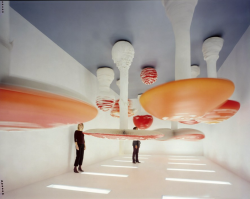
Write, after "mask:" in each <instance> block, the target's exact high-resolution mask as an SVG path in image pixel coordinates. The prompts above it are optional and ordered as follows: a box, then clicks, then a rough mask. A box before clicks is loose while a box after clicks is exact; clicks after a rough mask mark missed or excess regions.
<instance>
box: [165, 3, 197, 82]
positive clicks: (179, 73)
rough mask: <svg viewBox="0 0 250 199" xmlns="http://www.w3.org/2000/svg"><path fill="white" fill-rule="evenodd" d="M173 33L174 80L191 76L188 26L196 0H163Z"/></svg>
mask: <svg viewBox="0 0 250 199" xmlns="http://www.w3.org/2000/svg"><path fill="white" fill-rule="evenodd" d="M162 2H163V5H164V6H165V9H166V13H167V16H168V18H169V20H170V22H171V24H172V27H173V30H174V34H175V80H180V79H187V78H191V69H190V65H191V60H190V59H191V58H190V57H191V53H190V26H191V22H192V18H193V13H194V9H195V6H196V4H197V2H198V0H178V1H177V0H163V1H162Z"/></svg>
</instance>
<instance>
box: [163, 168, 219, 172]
mask: <svg viewBox="0 0 250 199" xmlns="http://www.w3.org/2000/svg"><path fill="white" fill-rule="evenodd" d="M167 170H169V171H191V172H215V171H213V170H194V169H173V168H167Z"/></svg>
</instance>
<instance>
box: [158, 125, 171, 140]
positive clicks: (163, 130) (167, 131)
mask: <svg viewBox="0 0 250 199" xmlns="http://www.w3.org/2000/svg"><path fill="white" fill-rule="evenodd" d="M154 131H158V132H160V133H162V134H164V136H163V137H161V138H157V139H156V140H159V141H167V140H170V139H173V137H174V131H173V130H172V129H169V128H161V129H155V130H154Z"/></svg>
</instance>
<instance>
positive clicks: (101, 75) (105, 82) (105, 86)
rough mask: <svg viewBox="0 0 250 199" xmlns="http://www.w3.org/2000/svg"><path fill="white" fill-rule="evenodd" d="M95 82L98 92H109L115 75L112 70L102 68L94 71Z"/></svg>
mask: <svg viewBox="0 0 250 199" xmlns="http://www.w3.org/2000/svg"><path fill="white" fill-rule="evenodd" d="M96 76H97V80H98V83H99V85H98V86H99V90H100V91H109V90H110V84H111V83H112V81H113V80H114V77H115V74H114V71H113V69H112V68H108V67H103V68H98V69H97V71H96Z"/></svg>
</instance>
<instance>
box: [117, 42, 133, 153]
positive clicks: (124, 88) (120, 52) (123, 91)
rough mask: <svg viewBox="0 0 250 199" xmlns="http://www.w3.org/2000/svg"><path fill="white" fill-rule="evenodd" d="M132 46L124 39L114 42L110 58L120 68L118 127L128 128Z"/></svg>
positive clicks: (120, 145) (121, 149)
mask: <svg viewBox="0 0 250 199" xmlns="http://www.w3.org/2000/svg"><path fill="white" fill-rule="evenodd" d="M134 53H135V51H134V48H133V46H132V45H131V44H130V43H129V42H126V41H119V42H117V43H115V45H114V46H113V48H112V59H113V61H114V63H115V64H116V66H117V67H118V69H119V70H120V101H119V106H120V129H127V128H128V70H129V68H130V65H131V63H132V61H133V58H134ZM123 145H124V143H123V141H120V144H119V154H120V155H122V154H123Z"/></svg>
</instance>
